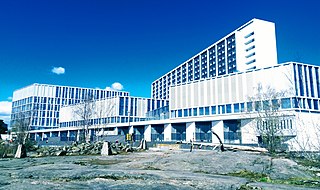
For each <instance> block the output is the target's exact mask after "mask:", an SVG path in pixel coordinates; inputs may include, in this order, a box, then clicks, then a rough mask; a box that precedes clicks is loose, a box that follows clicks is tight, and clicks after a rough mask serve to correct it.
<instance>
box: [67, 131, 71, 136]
mask: <svg viewBox="0 0 320 190" xmlns="http://www.w3.org/2000/svg"><path fill="white" fill-rule="evenodd" d="M67 137H68V138H70V131H69V130H68V132H67Z"/></svg>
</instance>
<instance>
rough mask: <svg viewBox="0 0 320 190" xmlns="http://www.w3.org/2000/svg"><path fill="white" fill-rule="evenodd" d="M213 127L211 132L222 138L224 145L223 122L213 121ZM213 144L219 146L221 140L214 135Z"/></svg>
mask: <svg viewBox="0 0 320 190" xmlns="http://www.w3.org/2000/svg"><path fill="white" fill-rule="evenodd" d="M211 126H212V128H211V130H212V131H213V132H215V133H216V134H217V135H218V136H219V137H220V139H221V141H222V143H224V133H223V121H212V124H211ZM212 143H218V144H219V139H218V138H217V137H216V136H215V135H212Z"/></svg>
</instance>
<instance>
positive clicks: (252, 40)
mask: <svg viewBox="0 0 320 190" xmlns="http://www.w3.org/2000/svg"><path fill="white" fill-rule="evenodd" d="M252 42H254V38H252V39H251V40H249V41H247V42H246V43H244V44H245V45H248V44H251V43H252Z"/></svg>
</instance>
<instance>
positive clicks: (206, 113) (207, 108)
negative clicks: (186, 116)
mask: <svg viewBox="0 0 320 190" xmlns="http://www.w3.org/2000/svg"><path fill="white" fill-rule="evenodd" d="M204 110H205V115H209V114H210V111H209V107H205V108H204Z"/></svg>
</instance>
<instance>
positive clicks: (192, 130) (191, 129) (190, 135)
mask: <svg viewBox="0 0 320 190" xmlns="http://www.w3.org/2000/svg"><path fill="white" fill-rule="evenodd" d="M195 136H196V123H195V122H191V123H187V124H186V141H187V142H189V141H190V140H192V141H194V140H195V138H196V137H195Z"/></svg>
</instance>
